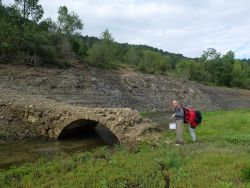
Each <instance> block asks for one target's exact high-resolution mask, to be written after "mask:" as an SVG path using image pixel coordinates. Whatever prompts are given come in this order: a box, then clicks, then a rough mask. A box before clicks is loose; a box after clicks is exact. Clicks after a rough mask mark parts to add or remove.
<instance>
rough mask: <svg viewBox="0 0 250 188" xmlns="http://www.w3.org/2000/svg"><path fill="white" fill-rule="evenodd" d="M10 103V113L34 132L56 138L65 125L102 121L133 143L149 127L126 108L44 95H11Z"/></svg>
mask: <svg viewBox="0 0 250 188" xmlns="http://www.w3.org/2000/svg"><path fill="white" fill-rule="evenodd" d="M13 98H14V99H15V100H14V101H12V102H10V103H9V106H10V109H11V112H12V113H13V115H14V116H15V117H18V118H19V119H21V120H22V121H23V122H24V123H25V124H26V127H28V130H33V131H35V132H36V135H38V136H42V137H47V138H52V139H53V138H54V139H57V138H59V137H60V135H61V134H62V132H63V131H64V130H66V129H68V128H74V127H77V126H83V125H84V124H86V125H87V126H92V125H93V126H95V125H97V124H102V125H103V126H104V127H106V128H108V129H109V130H110V131H111V132H112V133H113V134H114V135H115V136H116V137H117V140H118V141H119V142H120V143H122V144H126V145H127V144H130V143H135V142H136V141H137V140H138V138H139V137H140V135H142V134H143V132H145V130H147V129H148V128H149V127H150V123H149V122H144V121H143V120H142V119H141V116H140V114H139V113H138V112H137V111H135V110H131V109H129V108H89V107H76V106H71V105H65V104H62V103H58V102H55V101H53V100H50V99H46V98H43V97H36V98H35V99H34V97H33V96H29V97H26V96H25V98H23V97H20V96H16V97H13Z"/></svg>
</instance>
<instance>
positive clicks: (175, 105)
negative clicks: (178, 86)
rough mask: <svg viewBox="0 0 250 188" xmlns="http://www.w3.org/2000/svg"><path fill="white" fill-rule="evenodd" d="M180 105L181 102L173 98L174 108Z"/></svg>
mask: <svg viewBox="0 0 250 188" xmlns="http://www.w3.org/2000/svg"><path fill="white" fill-rule="evenodd" d="M178 105H179V104H178V102H177V100H173V101H172V106H173V107H174V108H176V107H177V106H178Z"/></svg>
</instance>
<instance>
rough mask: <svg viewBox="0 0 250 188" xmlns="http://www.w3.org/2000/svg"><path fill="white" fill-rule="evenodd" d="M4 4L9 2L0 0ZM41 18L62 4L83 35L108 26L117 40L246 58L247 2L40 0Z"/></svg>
mask: <svg viewBox="0 0 250 188" xmlns="http://www.w3.org/2000/svg"><path fill="white" fill-rule="evenodd" d="M2 2H3V3H4V4H5V5H9V4H12V3H13V0H2ZM40 4H41V5H42V6H43V8H44V11H45V14H44V18H47V17H51V18H52V19H53V20H56V18H57V10H58V7H59V6H61V5H66V6H67V7H68V9H69V10H70V11H74V12H75V13H77V14H78V15H79V17H80V18H81V19H82V21H83V23H84V30H83V31H82V34H83V35H89V36H97V37H99V36H100V35H101V33H102V32H103V31H104V30H105V29H106V28H108V29H109V31H110V32H111V33H112V35H113V37H114V38H115V40H116V41H117V42H121V43H130V44H146V45H149V46H153V47H156V48H159V49H162V50H164V51H168V52H172V53H181V54H183V55H185V56H187V57H199V56H200V55H201V54H202V53H203V51H204V50H206V49H207V48H215V49H216V50H218V51H219V52H221V53H222V54H224V53H226V52H227V51H229V50H232V51H234V52H235V55H236V57H237V58H250V1H249V0H203V1H201V0H154V1H152V0H151V1H149V0H40Z"/></svg>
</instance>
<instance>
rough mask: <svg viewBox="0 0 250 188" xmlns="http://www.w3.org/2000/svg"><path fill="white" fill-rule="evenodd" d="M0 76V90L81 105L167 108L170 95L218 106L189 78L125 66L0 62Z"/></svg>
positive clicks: (187, 101)
mask: <svg viewBox="0 0 250 188" xmlns="http://www.w3.org/2000/svg"><path fill="white" fill-rule="evenodd" d="M0 80H1V81H0V88H1V90H6V89H12V90H14V91H16V92H22V93H27V94H30V95H40V96H44V97H46V98H50V99H53V100H56V101H60V102H63V103H67V104H73V105H77V106H84V107H86V106H88V107H122V108H123V107H129V108H132V109H135V110H139V111H155V110H168V111H171V110H172V109H171V105H170V104H171V100H172V99H178V100H179V101H180V102H181V103H183V104H192V105H194V106H195V107H197V108H199V109H208V110H211V109H215V108H217V107H218V106H217V104H216V103H214V102H213V100H212V99H211V98H210V97H209V96H208V95H207V94H206V93H205V92H202V91H201V90H200V89H199V88H198V87H197V86H196V84H194V83H191V82H185V81H181V80H178V79H175V78H172V77H167V76H160V75H148V74H142V73H137V72H133V71H129V70H117V71H111V70H103V69H98V68H93V67H90V66H86V65H82V64H79V65H78V66H76V67H73V68H70V69H67V70H62V69H47V68H40V67H27V66H11V65H0Z"/></svg>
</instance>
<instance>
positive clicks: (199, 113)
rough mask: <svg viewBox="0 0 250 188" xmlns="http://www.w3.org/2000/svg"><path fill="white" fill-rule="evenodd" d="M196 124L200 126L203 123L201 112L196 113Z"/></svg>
mask: <svg viewBox="0 0 250 188" xmlns="http://www.w3.org/2000/svg"><path fill="white" fill-rule="evenodd" d="M195 122H196V123H198V124H200V123H201V122H202V115H201V112H200V111H199V110H196V111H195Z"/></svg>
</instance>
